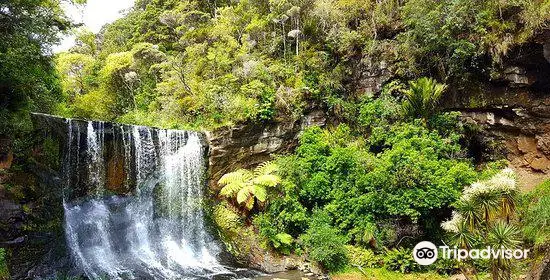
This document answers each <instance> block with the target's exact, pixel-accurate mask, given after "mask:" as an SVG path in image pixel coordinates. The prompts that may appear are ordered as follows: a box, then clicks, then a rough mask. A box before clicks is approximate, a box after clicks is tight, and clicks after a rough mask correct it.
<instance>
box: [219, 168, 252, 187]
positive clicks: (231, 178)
mask: <svg viewBox="0 0 550 280" xmlns="http://www.w3.org/2000/svg"><path fill="white" fill-rule="evenodd" d="M250 179H252V174H251V173H250V171H248V170H245V169H239V170H237V171H235V172H230V173H227V174H225V175H223V176H222V177H221V178H220V180H218V184H220V185H222V186H224V185H227V184H230V183H237V182H238V183H242V182H246V181H248V180H250Z"/></svg>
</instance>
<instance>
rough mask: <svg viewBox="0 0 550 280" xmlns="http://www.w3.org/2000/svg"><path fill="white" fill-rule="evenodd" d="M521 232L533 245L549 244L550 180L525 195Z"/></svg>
mask: <svg viewBox="0 0 550 280" xmlns="http://www.w3.org/2000/svg"><path fill="white" fill-rule="evenodd" d="M526 203H527V204H528V205H527V207H526V209H525V210H524V213H523V215H524V218H523V232H524V233H525V235H526V236H527V238H528V239H530V240H532V241H533V242H534V244H535V245H543V244H546V243H548V242H550V180H547V181H545V182H544V183H542V184H541V185H539V186H538V187H536V188H535V189H534V190H533V191H532V192H531V193H529V194H527V201H526Z"/></svg>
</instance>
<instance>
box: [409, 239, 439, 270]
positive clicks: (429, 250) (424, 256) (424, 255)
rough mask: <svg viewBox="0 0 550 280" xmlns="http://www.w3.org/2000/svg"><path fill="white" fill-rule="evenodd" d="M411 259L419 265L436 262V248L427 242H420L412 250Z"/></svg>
mask: <svg viewBox="0 0 550 280" xmlns="http://www.w3.org/2000/svg"><path fill="white" fill-rule="evenodd" d="M413 258H414V260H415V261H416V262H417V263H418V264H419V265H430V264H432V263H434V262H435V261H436V260H437V247H436V246H435V245H434V244H433V243H432V242H429V241H422V242H420V243H418V244H416V246H414V249H413Z"/></svg>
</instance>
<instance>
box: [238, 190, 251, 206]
mask: <svg viewBox="0 0 550 280" xmlns="http://www.w3.org/2000/svg"><path fill="white" fill-rule="evenodd" d="M249 197H251V195H250V187H249V186H246V187H244V188H242V189H241V190H239V192H238V193H237V203H238V204H241V203H243V202H245V201H246V200H247V199H248V198H249Z"/></svg>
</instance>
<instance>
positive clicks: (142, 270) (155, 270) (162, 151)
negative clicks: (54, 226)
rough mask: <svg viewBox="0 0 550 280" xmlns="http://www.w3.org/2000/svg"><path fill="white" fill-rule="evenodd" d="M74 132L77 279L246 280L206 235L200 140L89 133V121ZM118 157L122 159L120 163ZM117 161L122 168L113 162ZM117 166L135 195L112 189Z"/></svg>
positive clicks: (71, 228)
mask: <svg viewBox="0 0 550 280" xmlns="http://www.w3.org/2000/svg"><path fill="white" fill-rule="evenodd" d="M67 126H68V135H67V147H66V151H65V156H64V172H63V173H64V176H65V179H64V180H65V182H66V187H65V190H66V193H65V195H64V200H63V201H64V202H63V204H64V205H63V206H64V211H65V234H66V241H67V247H68V249H69V251H70V255H71V260H72V263H73V266H74V269H73V270H76V274H82V275H85V276H86V277H88V278H91V279H98V278H109V279H182V278H187V279H196V278H201V279H204V278H207V279H208V278H214V277H220V276H223V277H224V278H226V277H229V278H234V277H239V276H237V274H236V273H235V270H234V269H230V268H228V267H226V266H224V265H222V264H220V262H219V261H218V258H217V256H218V255H219V254H220V252H221V247H220V246H219V245H218V243H217V242H216V241H215V239H214V238H213V237H212V236H211V235H210V234H209V233H208V231H207V230H206V226H205V222H204V212H203V188H204V184H203V182H204V180H203V178H204V173H205V169H206V167H205V162H204V154H205V149H206V148H205V147H204V145H203V144H202V142H201V140H200V135H199V134H198V133H196V132H190V131H179V130H160V129H153V128H149V127H142V126H128V125H119V124H112V123H103V122H95V121H93V122H92V121H90V122H87V123H85V128H84V127H83V126H84V125H83V123H82V121H78V123H76V121H72V120H67ZM84 130H85V131H84ZM107 130H109V135H106V132H105V131H107ZM108 138H110V139H108ZM107 140H109V141H107ZM117 147H118V148H117ZM116 149H118V150H119V153H117V154H120V155H115V156H113V155H112V154H113V152H112V150H116ZM108 153H110V155H109V157H108V156H107V154H108ZM120 156H123V159H120V158H116V157H120ZM107 158H108V159H107ZM113 158H116V159H118V161H117V162H120V163H121V164H119V165H117V164H113V163H112V162H107V161H108V160H109V161H113ZM117 166H118V168H119V169H120V168H123V170H118V171H117V172H115V173H117V174H119V177H123V178H122V181H123V183H122V184H123V185H124V189H125V190H128V193H129V194H128V195H115V194H113V192H112V191H111V190H109V188H107V187H106V186H107V185H109V182H107V181H108V180H109V179H108V177H109V176H108V173H113V169H116V168H117ZM120 174H123V175H122V176H120ZM74 193H79V194H78V195H75V194H74ZM83 194H85V195H83Z"/></svg>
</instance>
